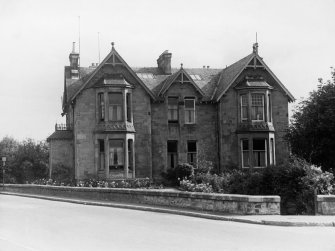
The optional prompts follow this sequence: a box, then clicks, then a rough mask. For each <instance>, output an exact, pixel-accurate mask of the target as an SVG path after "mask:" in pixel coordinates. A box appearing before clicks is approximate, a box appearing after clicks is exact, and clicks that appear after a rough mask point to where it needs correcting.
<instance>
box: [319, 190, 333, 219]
mask: <svg viewBox="0 0 335 251" xmlns="http://www.w3.org/2000/svg"><path fill="white" fill-rule="evenodd" d="M315 204H316V205H315V211H316V214H321V215H335V195H317V196H316V201H315Z"/></svg>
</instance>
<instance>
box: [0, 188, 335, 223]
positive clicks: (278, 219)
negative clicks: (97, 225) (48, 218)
mask: <svg viewBox="0 0 335 251" xmlns="http://www.w3.org/2000/svg"><path fill="white" fill-rule="evenodd" d="M0 194H6V195H14V196H23V197H30V198H37V199H45V200H52V201H61V202H68V203H76V204H83V205H91V206H105V207H116V208H124V209H132V210H142V211H151V212H158V213H170V214H177V215H184V216H190V217H199V218H206V219H212V220H222V221H234V222H240V223H250V224H261V225H272V226H286V227H289V226H291V227H307V226H308V227H311V226H314V227H315V226H318V227H335V215H333V216H332V215H227V214H218V213H214V212H210V211H195V210H189V209H183V208H173V207H162V206H152V205H145V204H129V203H119V202H106V201H94V200H82V199H73V198H64V197H51V196H42V195H34V194H21V193H9V192H1V191H0Z"/></svg>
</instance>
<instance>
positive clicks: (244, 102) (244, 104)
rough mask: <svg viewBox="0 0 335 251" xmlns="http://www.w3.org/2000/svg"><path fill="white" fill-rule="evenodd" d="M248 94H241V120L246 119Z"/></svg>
mask: <svg viewBox="0 0 335 251" xmlns="http://www.w3.org/2000/svg"><path fill="white" fill-rule="evenodd" d="M248 103H249V101H248V95H247V94H244V95H241V120H242V121H247V120H248Z"/></svg>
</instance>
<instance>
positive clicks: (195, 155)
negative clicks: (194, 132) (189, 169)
mask: <svg viewBox="0 0 335 251" xmlns="http://www.w3.org/2000/svg"><path fill="white" fill-rule="evenodd" d="M190 143H195V151H190V147H189V144H190ZM190 157H191V158H192V159H193V162H191V161H190ZM194 159H195V161H194ZM187 163H189V164H190V165H192V166H193V167H194V168H197V166H198V144H197V141H196V140H188V141H187Z"/></svg>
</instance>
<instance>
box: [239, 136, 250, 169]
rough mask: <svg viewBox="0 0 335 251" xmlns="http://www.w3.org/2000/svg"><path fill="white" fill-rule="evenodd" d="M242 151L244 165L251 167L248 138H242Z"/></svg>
mask: <svg viewBox="0 0 335 251" xmlns="http://www.w3.org/2000/svg"><path fill="white" fill-rule="evenodd" d="M241 152H242V167H250V158H249V140H248V139H242V140H241Z"/></svg>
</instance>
